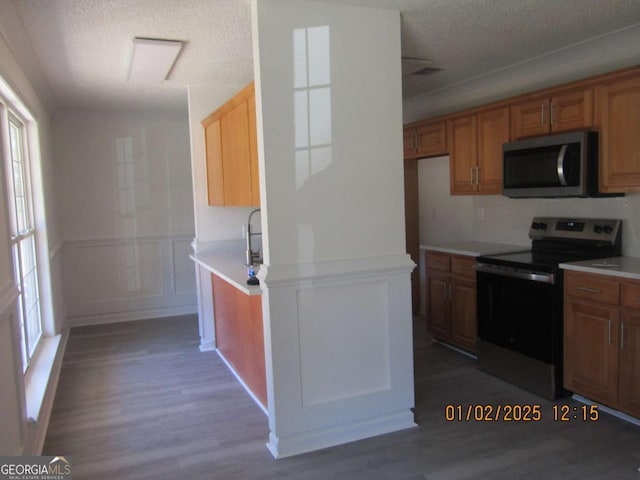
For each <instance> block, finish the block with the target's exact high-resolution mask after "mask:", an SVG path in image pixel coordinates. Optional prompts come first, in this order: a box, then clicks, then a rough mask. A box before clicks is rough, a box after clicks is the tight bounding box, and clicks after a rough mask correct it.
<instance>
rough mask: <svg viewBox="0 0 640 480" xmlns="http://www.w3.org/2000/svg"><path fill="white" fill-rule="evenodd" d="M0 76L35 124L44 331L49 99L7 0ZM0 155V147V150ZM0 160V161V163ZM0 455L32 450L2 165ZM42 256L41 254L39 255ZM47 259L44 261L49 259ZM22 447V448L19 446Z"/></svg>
mask: <svg viewBox="0 0 640 480" xmlns="http://www.w3.org/2000/svg"><path fill="white" fill-rule="evenodd" d="M0 76H1V77H2V78H3V79H4V80H5V81H6V82H7V83H8V84H9V86H10V87H11V89H12V90H13V91H14V92H15V93H16V94H17V95H18V96H19V97H20V99H21V100H22V101H23V102H24V103H25V104H26V106H27V108H28V109H29V110H30V112H31V114H32V115H33V116H34V117H35V119H36V121H37V124H38V132H37V133H38V136H39V141H40V149H39V150H40V151H39V154H40V163H41V168H42V172H43V176H42V178H41V179H36V181H38V180H42V184H41V189H42V198H43V201H44V202H45V211H40V212H38V218H37V221H38V228H40V229H46V230H47V231H46V232H45V231H44V230H43V231H41V232H39V240H40V244H41V245H40V246H41V248H40V249H39V251H38V254H39V255H40V262H41V264H43V265H44V266H45V267H46V268H49V267H50V268H51V272H52V281H51V282H50V283H49V282H47V283H48V285H41V289H42V292H43V293H44V292H45V291H46V292H48V295H45V297H48V298H45V305H44V309H43V314H44V316H45V317H46V318H47V322H48V324H50V325H51V326H52V328H51V330H53V331H49V332H48V333H50V334H52V333H55V330H56V329H57V328H56V326H57V327H59V326H60V324H61V323H62V319H63V317H64V312H63V310H62V308H61V305H62V302H61V297H60V296H61V285H62V282H61V279H60V277H59V276H58V275H57V273H58V272H59V270H58V269H57V266H58V265H59V264H58V262H59V255H57V253H58V252H59V249H58V248H57V247H56V245H59V239H58V233H57V232H58V229H57V226H56V213H55V212H56V205H55V195H54V188H53V182H52V176H51V175H50V174H51V172H52V171H53V169H54V168H53V159H52V155H51V141H50V138H51V137H50V131H51V130H50V116H49V112H50V109H51V108H53V106H54V104H55V101H54V99H53V97H52V95H51V92H50V91H49V90H48V88H47V86H46V79H45V77H44V75H43V73H42V70H41V69H40V68H39V64H38V61H37V57H36V56H35V54H34V52H33V50H32V49H31V46H30V43H29V41H28V40H27V38H26V34H25V33H24V31H23V30H22V28H21V22H20V19H19V17H18V15H17V13H16V11H15V9H14V6H13V3H12V2H0ZM2 155H4V152H3V153H2ZM2 163H3V162H0V167H2V165H1V164H2ZM0 170H2V172H1V173H0V352H1V353H0V355H1V356H2V359H1V360H0V385H1V386H2V388H1V389H0V431H1V432H2V434H1V435H0V455H20V454H23V453H34V454H35V453H37V452H30V451H29V450H28V448H29V447H28V443H29V442H30V439H29V435H28V432H27V422H26V404H25V394H24V380H23V375H22V364H21V360H20V344H19V340H18V330H17V328H18V320H17V315H16V314H15V312H16V304H15V299H16V293H17V291H16V289H15V287H14V281H13V275H12V272H11V264H12V261H11V251H10V247H9V226H8V221H7V216H6V208H7V207H6V197H5V194H6V189H5V182H4V168H0ZM43 257H44V258H43ZM49 260H50V261H49ZM25 449H26V450H25Z"/></svg>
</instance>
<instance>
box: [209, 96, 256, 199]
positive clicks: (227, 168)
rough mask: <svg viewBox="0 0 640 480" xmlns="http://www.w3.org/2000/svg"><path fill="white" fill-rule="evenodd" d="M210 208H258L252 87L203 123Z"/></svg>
mask: <svg viewBox="0 0 640 480" xmlns="http://www.w3.org/2000/svg"><path fill="white" fill-rule="evenodd" d="M202 125H203V127H204V132H205V149H206V163H207V194H208V202H209V205H219V206H259V204H260V189H259V182H258V153H257V131H256V113H255V94H254V86H253V84H250V85H249V86H247V87H246V88H244V89H243V90H242V91H240V92H239V93H238V94H237V95H235V96H234V97H233V98H232V99H231V100H229V101H228V102H227V103H225V104H224V105H223V106H222V107H220V108H219V109H217V110H216V111H215V112H213V113H212V114H211V115H209V116H208V117H207V118H205V119H204V120H203V121H202Z"/></svg>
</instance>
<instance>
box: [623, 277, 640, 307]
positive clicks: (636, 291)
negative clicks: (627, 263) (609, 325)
mask: <svg viewBox="0 0 640 480" xmlns="http://www.w3.org/2000/svg"><path fill="white" fill-rule="evenodd" d="M621 295H622V297H621V303H622V305H624V306H625V307H632V308H640V284H638V285H635V284H628V283H623V284H622V292H621Z"/></svg>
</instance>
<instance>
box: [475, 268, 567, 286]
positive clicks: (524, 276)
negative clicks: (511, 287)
mask: <svg viewBox="0 0 640 480" xmlns="http://www.w3.org/2000/svg"><path fill="white" fill-rule="evenodd" d="M474 268H475V269H476V271H477V272H484V273H491V274H494V275H499V276H501V277H511V278H519V279H521V280H530V281H532V282H541V283H549V284H554V283H556V276H555V274H553V273H540V272H531V271H528V270H516V269H509V268H501V267H499V266H495V265H489V264H486V263H476V264H475V266H474Z"/></svg>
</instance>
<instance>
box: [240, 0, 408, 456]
mask: <svg viewBox="0 0 640 480" xmlns="http://www.w3.org/2000/svg"><path fill="white" fill-rule="evenodd" d="M253 35H254V62H255V77H256V78H255V80H256V95H257V97H256V98H257V118H258V131H259V134H258V136H259V140H258V142H259V152H260V155H259V157H260V181H261V205H262V226H263V249H264V252H265V265H264V266H263V267H262V268H261V270H260V275H259V277H260V279H261V281H262V283H263V304H262V305H263V316H264V322H265V347H266V348H265V351H266V363H267V389H268V403H269V426H270V430H271V432H270V436H269V441H268V444H267V446H268V448H269V449H270V451H271V452H272V454H273V455H274V456H276V457H284V456H289V455H295V454H298V453H302V452H305V451H310V450H315V449H318V448H323V447H327V446H331V445H336V444H340V443H344V442H349V441H353V440H357V439H360V438H365V437H369V436H373V435H378V434H382V433H387V432H391V431H395V430H399V429H403V428H408V427H411V426H414V425H415V424H414V422H413V414H412V412H411V410H410V409H411V408H412V407H413V404H414V392H413V347H412V331H411V322H412V314H411V287H410V272H411V270H412V269H413V267H414V264H413V262H411V260H410V258H409V256H408V255H407V254H406V251H405V234H404V191H403V188H404V177H403V158H402V98H401V97H402V95H401V73H400V57H401V54H400V16H399V13H398V12H394V11H390V10H382V9H370V8H356V7H348V6H343V5H335V4H328V3H327V4H325V3H314V2H304V1H299V0H295V1H294V0H257V1H254V2H253Z"/></svg>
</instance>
